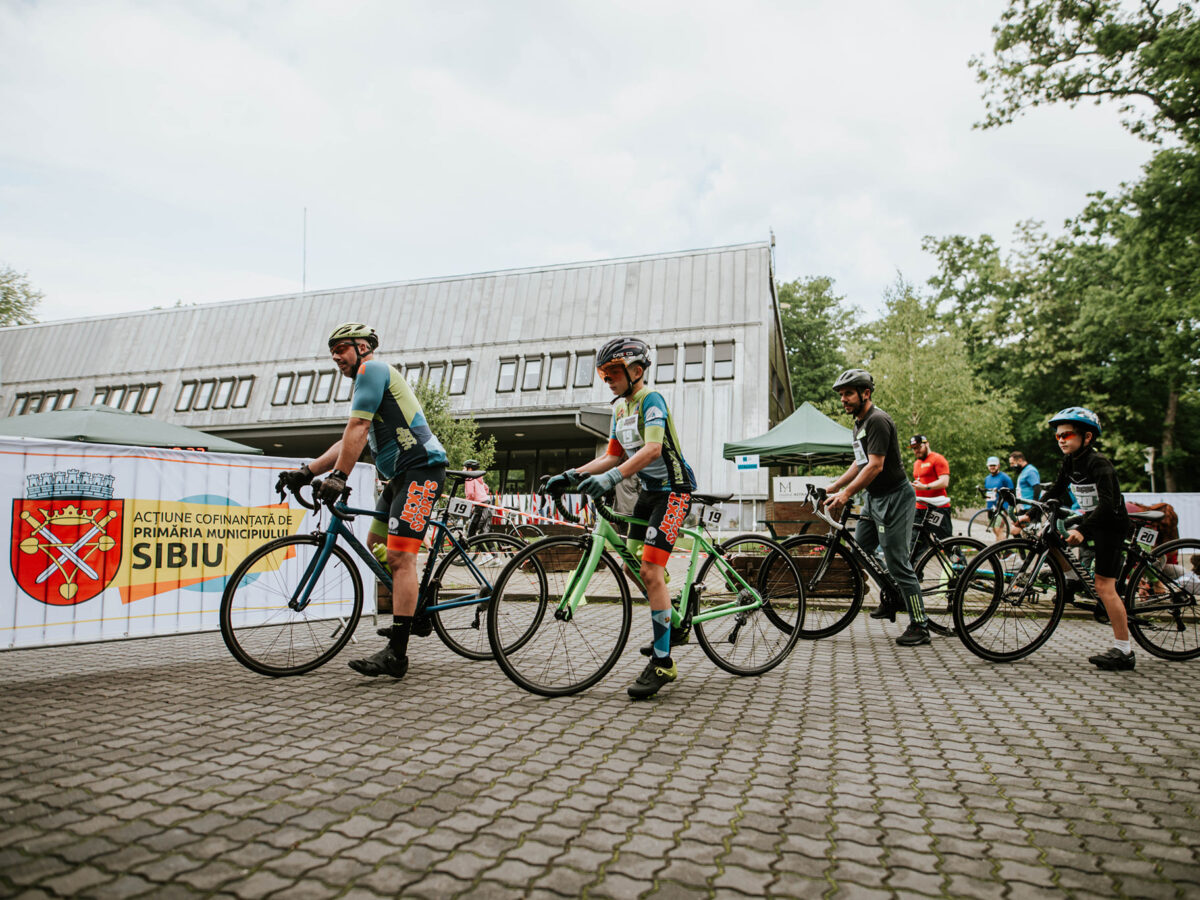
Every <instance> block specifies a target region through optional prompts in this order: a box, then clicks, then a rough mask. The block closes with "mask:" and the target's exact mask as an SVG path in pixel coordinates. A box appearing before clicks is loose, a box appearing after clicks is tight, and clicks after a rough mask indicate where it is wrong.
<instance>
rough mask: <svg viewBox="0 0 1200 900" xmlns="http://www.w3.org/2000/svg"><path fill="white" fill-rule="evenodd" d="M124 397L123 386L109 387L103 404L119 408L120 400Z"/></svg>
mask: <svg viewBox="0 0 1200 900" xmlns="http://www.w3.org/2000/svg"><path fill="white" fill-rule="evenodd" d="M124 399H125V387H124V385H122V386H121V387H115V388H109V391H108V400H106V401H105V403H104V405H105V406H111V407H112V408H113V409H120V408H121V401H122V400H124Z"/></svg>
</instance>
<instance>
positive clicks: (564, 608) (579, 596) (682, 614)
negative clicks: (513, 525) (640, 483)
mask: <svg viewBox="0 0 1200 900" xmlns="http://www.w3.org/2000/svg"><path fill="white" fill-rule="evenodd" d="M612 515H613V517H614V518H617V519H619V520H621V521H622V522H628V523H629V524H631V525H648V524H649V523H648V522H646V521H644V520H642V519H635V518H632V517H631V516H623V515H621V514H619V513H612ZM679 531H680V534H684V535H687V536H688V537H689V538H691V539H692V549H691V551H690V554H689V558H688V570H687V575H686V576H685V578H684V583H683V590H682V591H681V592H680V595H679V596H680V604H681V606H682V607H683V608H682V609H680V608H679V607H677V606H675V605H674V604H672V605H671V625H672V626H673V627H675V628H679V627H680V626H681V625H683V624H684V623H685V620H686V621H689V622H707V621H709V620H710V619H719V618H722V617H723V616H729V615H733V614H735V613H739V612H746V611H749V610H755V609H758V608H759V607H760V606H762V600H761V599H758V592H757V591H755V590H754V588H753V587H751V586H750V584H749V583H748V582H747V581H746V580H745V579H744V578H742V576H741V575H739V574H738V572H737V571H736V570H735V569H734V568H733V567H732V566H731V565H729V564H728V563H727V562H726V561H725V559H724V557H723V556H722V555H721V552H720V550H719V549H718V548H716V547H715V546H713V544H712V543H711V542H710V541H709V540H708V538H706V537H705V536H704V535H703V534H702V533H701V532H700V531H699V530H697V529H695V528H680V529H679ZM587 540H588V541H589V547H588V552H587V554H586V555H585V556H584V557H583V559H581V560H580V561H579V564H578V565H577V566H576V567H575V570H574V571H573V572H572V573H571V577H570V578H569V579H568V581H567V589H566V590H565V591H564V592H563V597H562V600H560V601H559V604H558V608H557V609H556V610H555V611H554V616H555V618H557V619H562V620H564V621H568V622H569V621H570V620H571V618H572V617H573V616H574V615H575V610H576V609H578V607H579V605H580V603H582V602H583V598H584V594H585V592H586V590H587V586H588V584H589V583H590V582H591V580H592V576H593V575H595V574H596V567H597V566H598V565H599V564H600V557H601V555H602V554H603V553H604V551H605V550H606V549H607V548H610V547H611V548H612V549H613V550H614V551H616V553H617V555H618V556H619V557H620V558H621V560H622V561H623V562H624V563H625V565H626V566H628V568H629V572H630V573H631V574H632V575H633V576H634V580H635V581H636V582H637V584H638V586H639V587H640V588H641V589H642V592H643V593H645V584H644V583H643V581H642V563H641V560H639V559H637V558H636V557H635V556H634V555H633V552H632V551H631V550H630V549H629V547H628V545H627V544H626V543H625V539H624V538H623V537H622V536H621V534H620V533H619V532H618V531H617V530H616V528H614V527H613V526H612V525H611V524H610V523H609V522H608V521H607V519H605V518H604V517H603V516H597V517H596V526H595V528H594V529H593V530H592V532H591V534H590V535H588V537H587ZM701 551H703V552H705V553H708V554H711V555H712V556H714V557H716V558H717V559H718V560H719V562H718V565H719V566H720V568H721V574H722V575H723V576H724V577H725V579H726V582H727V583H728V582H729V579H730V576H732V577H733V579H736V582H737V583H738V584H739V585H741V588H742V589H744V590H748V591H750V592H751V593H752V594H753V595H754V596H755V598H756V599H755V601H754V602H753V603H749V604H746V603H738V602H736V601H729V602H728V603H722V604H720V605H719V606H716V607H713V608H712V609H710V610H707V611H706V612H703V613H695V614H690V613H691V611H690V606H689V600H690V598H691V596H692V591H693V589H694V584H695V578H696V563H697V562H698V561H699V559H700V553H701ZM739 593H740V591H739ZM689 614H690V618H689Z"/></svg>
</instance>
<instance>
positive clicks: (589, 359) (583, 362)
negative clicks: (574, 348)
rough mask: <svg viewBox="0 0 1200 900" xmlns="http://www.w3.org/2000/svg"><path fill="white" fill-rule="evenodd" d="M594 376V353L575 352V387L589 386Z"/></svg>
mask: <svg viewBox="0 0 1200 900" xmlns="http://www.w3.org/2000/svg"><path fill="white" fill-rule="evenodd" d="M595 378H596V354H595V353H594V352H593V351H588V352H587V353H577V354H575V387H591V386H592V382H593V381H594V380H595Z"/></svg>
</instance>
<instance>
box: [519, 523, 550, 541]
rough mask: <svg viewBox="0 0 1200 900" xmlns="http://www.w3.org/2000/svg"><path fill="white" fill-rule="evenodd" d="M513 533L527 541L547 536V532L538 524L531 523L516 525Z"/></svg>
mask: <svg viewBox="0 0 1200 900" xmlns="http://www.w3.org/2000/svg"><path fill="white" fill-rule="evenodd" d="M513 534H515V535H516V536H517V537H519V538H522V539H523V540H524V541H526V542H529V541H536V540H537V539H538V538H540V537H545V536H546V532H544V531H542V529H540V528H538V527H537V526H536V525H529V524H524V525H514V526H513Z"/></svg>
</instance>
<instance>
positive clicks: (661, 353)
mask: <svg viewBox="0 0 1200 900" xmlns="http://www.w3.org/2000/svg"><path fill="white" fill-rule="evenodd" d="M657 355H658V369H657V370H656V372H655V375H654V381H655V383H656V384H670V383H671V382H673V381H674V380H675V348H674V347H659V348H658V354H657Z"/></svg>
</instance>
